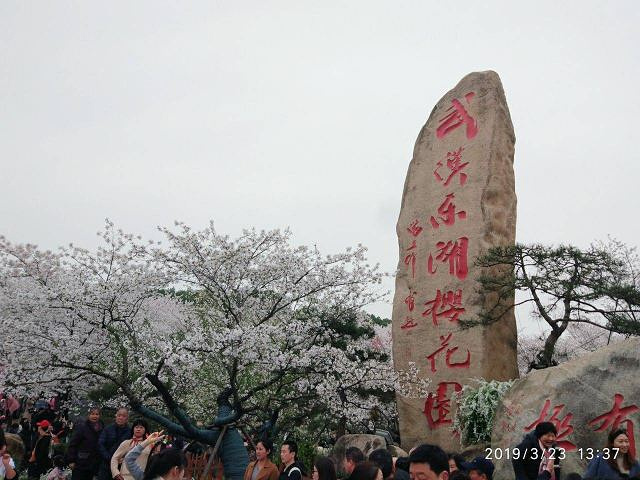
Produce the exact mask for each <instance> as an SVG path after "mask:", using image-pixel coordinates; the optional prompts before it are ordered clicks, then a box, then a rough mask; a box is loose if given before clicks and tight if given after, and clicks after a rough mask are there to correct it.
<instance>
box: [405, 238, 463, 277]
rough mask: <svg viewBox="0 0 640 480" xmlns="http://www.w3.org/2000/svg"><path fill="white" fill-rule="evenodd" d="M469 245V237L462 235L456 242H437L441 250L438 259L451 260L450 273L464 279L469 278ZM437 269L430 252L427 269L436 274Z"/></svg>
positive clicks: (442, 260)
mask: <svg viewBox="0 0 640 480" xmlns="http://www.w3.org/2000/svg"><path fill="white" fill-rule="evenodd" d="M468 246H469V239H468V238H467V237H460V238H459V239H458V240H456V241H455V242H452V241H448V242H446V243H445V242H438V243H436V248H438V250H439V251H438V255H436V260H440V261H441V262H442V263H445V262H449V274H451V275H454V274H455V276H456V277H458V278H459V279H460V280H464V279H465V278H467V273H469V268H468V266H467V247H468ZM405 263H406V261H405ZM437 270H438V267H434V266H433V256H432V255H431V254H429V258H428V259H427V271H428V272H429V273H430V274H434V273H436V271H437Z"/></svg>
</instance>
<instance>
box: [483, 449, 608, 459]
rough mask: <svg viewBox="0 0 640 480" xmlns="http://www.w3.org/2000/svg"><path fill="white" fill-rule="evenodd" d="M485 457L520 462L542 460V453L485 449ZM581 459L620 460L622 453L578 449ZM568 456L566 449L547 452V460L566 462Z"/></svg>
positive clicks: (526, 450)
mask: <svg viewBox="0 0 640 480" xmlns="http://www.w3.org/2000/svg"><path fill="white" fill-rule="evenodd" d="M484 451H485V455H484V457H485V458H486V459H487V460H502V459H505V460H519V459H522V460H524V459H532V460H538V459H542V453H541V452H540V450H539V449H537V448H532V449H527V448H525V449H520V448H517V447H514V448H485V449H484ZM571 453H575V454H576V455H578V457H580V459H581V460H591V459H593V458H594V457H595V456H596V455H598V454H601V455H602V458H604V459H605V460H609V459H610V458H613V459H615V458H618V454H619V453H620V449H619V448H578V449H577V450H575V451H574V452H570V454H571ZM566 456H567V451H566V450H565V449H564V448H560V447H557V448H550V449H548V450H547V454H546V458H548V459H549V460H551V459H552V458H553V459H556V458H557V459H558V460H564V459H565V458H566Z"/></svg>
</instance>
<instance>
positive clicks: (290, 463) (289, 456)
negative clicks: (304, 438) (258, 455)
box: [279, 440, 304, 480]
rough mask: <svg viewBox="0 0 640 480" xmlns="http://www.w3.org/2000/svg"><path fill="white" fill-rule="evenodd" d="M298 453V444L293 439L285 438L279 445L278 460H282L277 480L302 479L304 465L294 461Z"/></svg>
mask: <svg viewBox="0 0 640 480" xmlns="http://www.w3.org/2000/svg"><path fill="white" fill-rule="evenodd" d="M297 454H298V444H297V443H296V442H294V441H293V440H285V441H284V442H282V446H281V447H280V460H282V467H281V468H282V471H281V472H280V479H279V480H302V477H303V476H304V465H302V463H300V462H298V461H296V455H297Z"/></svg>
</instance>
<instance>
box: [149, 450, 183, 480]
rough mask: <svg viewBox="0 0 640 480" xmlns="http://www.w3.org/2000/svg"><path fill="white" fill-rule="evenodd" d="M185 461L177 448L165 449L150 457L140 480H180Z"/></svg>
mask: <svg viewBox="0 0 640 480" xmlns="http://www.w3.org/2000/svg"><path fill="white" fill-rule="evenodd" d="M186 466H187V459H186V458H185V456H184V454H183V453H182V452H181V451H180V450H178V449H177V448H165V449H164V450H161V451H160V452H159V453H156V454H154V455H151V457H149V462H148V463H147V468H146V470H145V471H144V476H143V477H142V480H182V477H183V476H184V469H185V467H186Z"/></svg>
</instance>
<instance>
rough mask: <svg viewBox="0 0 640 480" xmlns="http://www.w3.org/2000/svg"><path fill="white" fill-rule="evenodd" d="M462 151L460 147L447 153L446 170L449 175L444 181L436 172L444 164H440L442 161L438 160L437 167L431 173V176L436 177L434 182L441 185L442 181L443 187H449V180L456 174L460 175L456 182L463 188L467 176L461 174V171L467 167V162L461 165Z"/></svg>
mask: <svg viewBox="0 0 640 480" xmlns="http://www.w3.org/2000/svg"><path fill="white" fill-rule="evenodd" d="M463 150H464V148H463V147H460V148H459V149H458V150H454V151H453V152H447V168H448V169H449V172H451V173H449V176H448V177H447V179H446V180H445V179H444V177H443V176H442V175H440V172H439V171H438V170H440V168H441V167H443V166H444V164H443V163H442V160H438V162H437V163H436V165H437V166H436V169H435V170H434V171H433V176H434V177H436V180H438V181H439V182H441V183H443V181H444V183H443V185H444V186H445V187H447V186H449V183H450V182H451V179H452V178H453V177H454V176H455V175H457V174H458V173H459V174H460V178H459V180H458V181H459V182H460V186H463V185H464V184H465V183H466V182H467V174H466V173H463V172H462V170H463V169H464V168H465V167H466V166H467V165H469V162H464V163H462V151H463Z"/></svg>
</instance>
